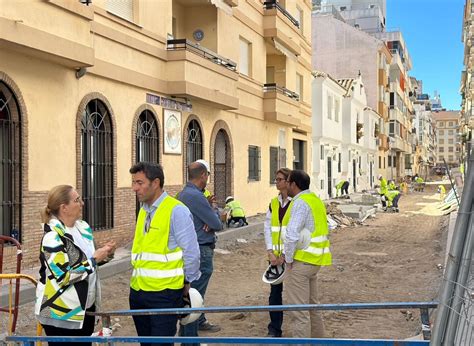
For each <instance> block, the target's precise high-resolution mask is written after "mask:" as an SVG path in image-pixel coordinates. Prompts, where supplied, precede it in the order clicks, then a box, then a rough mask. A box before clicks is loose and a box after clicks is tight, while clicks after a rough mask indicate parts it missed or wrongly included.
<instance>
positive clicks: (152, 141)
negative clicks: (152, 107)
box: [135, 110, 160, 163]
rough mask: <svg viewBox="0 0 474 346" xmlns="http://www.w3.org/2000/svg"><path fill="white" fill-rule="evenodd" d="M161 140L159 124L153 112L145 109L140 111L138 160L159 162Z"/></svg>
mask: <svg viewBox="0 0 474 346" xmlns="http://www.w3.org/2000/svg"><path fill="white" fill-rule="evenodd" d="M159 149H160V140H159V132H158V124H157V122H156V118H155V116H154V115H153V113H152V112H150V111H149V110H145V111H143V112H141V113H140V116H139V117H138V122H137V135H136V151H137V152H136V156H135V157H136V161H137V162H140V161H147V162H154V163H159V160H160V155H159V153H160V150H159Z"/></svg>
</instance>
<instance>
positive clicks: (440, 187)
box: [438, 185, 446, 201]
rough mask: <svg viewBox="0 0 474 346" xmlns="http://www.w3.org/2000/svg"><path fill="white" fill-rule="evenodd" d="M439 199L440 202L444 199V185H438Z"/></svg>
mask: <svg viewBox="0 0 474 346" xmlns="http://www.w3.org/2000/svg"><path fill="white" fill-rule="evenodd" d="M438 193H439V199H440V200H441V201H442V200H443V199H444V197H446V188H445V187H444V185H438Z"/></svg>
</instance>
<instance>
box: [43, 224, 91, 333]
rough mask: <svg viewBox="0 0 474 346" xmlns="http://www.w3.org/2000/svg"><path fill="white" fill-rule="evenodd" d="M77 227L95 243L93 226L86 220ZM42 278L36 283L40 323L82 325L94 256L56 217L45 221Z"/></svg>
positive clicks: (73, 327) (62, 325)
mask: <svg viewBox="0 0 474 346" xmlns="http://www.w3.org/2000/svg"><path fill="white" fill-rule="evenodd" d="M75 227H76V228H77V229H78V230H79V232H80V233H81V235H82V236H83V237H84V240H85V241H86V242H88V243H90V244H91V245H92V246H94V239H93V235H92V229H91V228H90V226H89V225H88V224H87V223H86V222H85V221H82V220H81V221H76V224H75ZM40 262H41V268H40V272H39V274H40V279H39V281H38V285H37V287H36V304H35V315H36V318H37V319H38V321H39V322H40V323H41V324H47V325H52V326H55V327H60V328H68V329H81V328H82V324H83V321H84V315H85V310H86V306H87V297H88V291H89V281H88V276H89V275H90V274H92V273H94V272H96V270H97V266H96V263H95V261H94V260H93V259H90V258H87V256H86V255H85V254H84V252H83V251H82V250H81V249H80V248H79V246H77V245H76V244H75V243H74V240H73V237H72V235H70V234H69V233H66V228H65V227H64V225H63V224H62V223H61V222H60V221H59V220H57V219H51V220H50V222H49V223H48V224H44V235H43V239H42V241H41V249H40ZM96 283H97V284H96V300H95V305H96V309H97V310H98V309H99V305H100V285H99V278H98V277H97V280H96Z"/></svg>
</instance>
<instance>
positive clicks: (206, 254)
mask: <svg viewBox="0 0 474 346" xmlns="http://www.w3.org/2000/svg"><path fill="white" fill-rule="evenodd" d="M199 251H200V252H201V264H200V266H199V270H200V271H201V277H200V278H199V280H196V281H193V282H191V287H193V288H195V289H197V290H198V291H199V293H201V296H202V297H203V298H204V295H205V294H206V290H207V286H208V285H209V280H210V279H211V276H212V272H213V271H214V245H199ZM204 322H206V317H205V315H204V314H202V315H201V316H200V317H199V319H198V320H197V321H196V322H193V323H190V324H187V325H185V326H181V328H180V330H179V335H180V336H197V335H198V329H199V325H200V324H202V323H204ZM183 345H188V346H191V345H194V346H196V345H199V344H183Z"/></svg>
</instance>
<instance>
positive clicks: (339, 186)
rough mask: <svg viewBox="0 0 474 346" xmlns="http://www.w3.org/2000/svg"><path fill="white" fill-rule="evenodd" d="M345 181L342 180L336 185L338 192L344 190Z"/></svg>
mask: <svg viewBox="0 0 474 346" xmlns="http://www.w3.org/2000/svg"><path fill="white" fill-rule="evenodd" d="M344 183H345V181H344V180H341V181H340V182H339V183H338V184H337V185H336V190H340V189H342V185H344Z"/></svg>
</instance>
